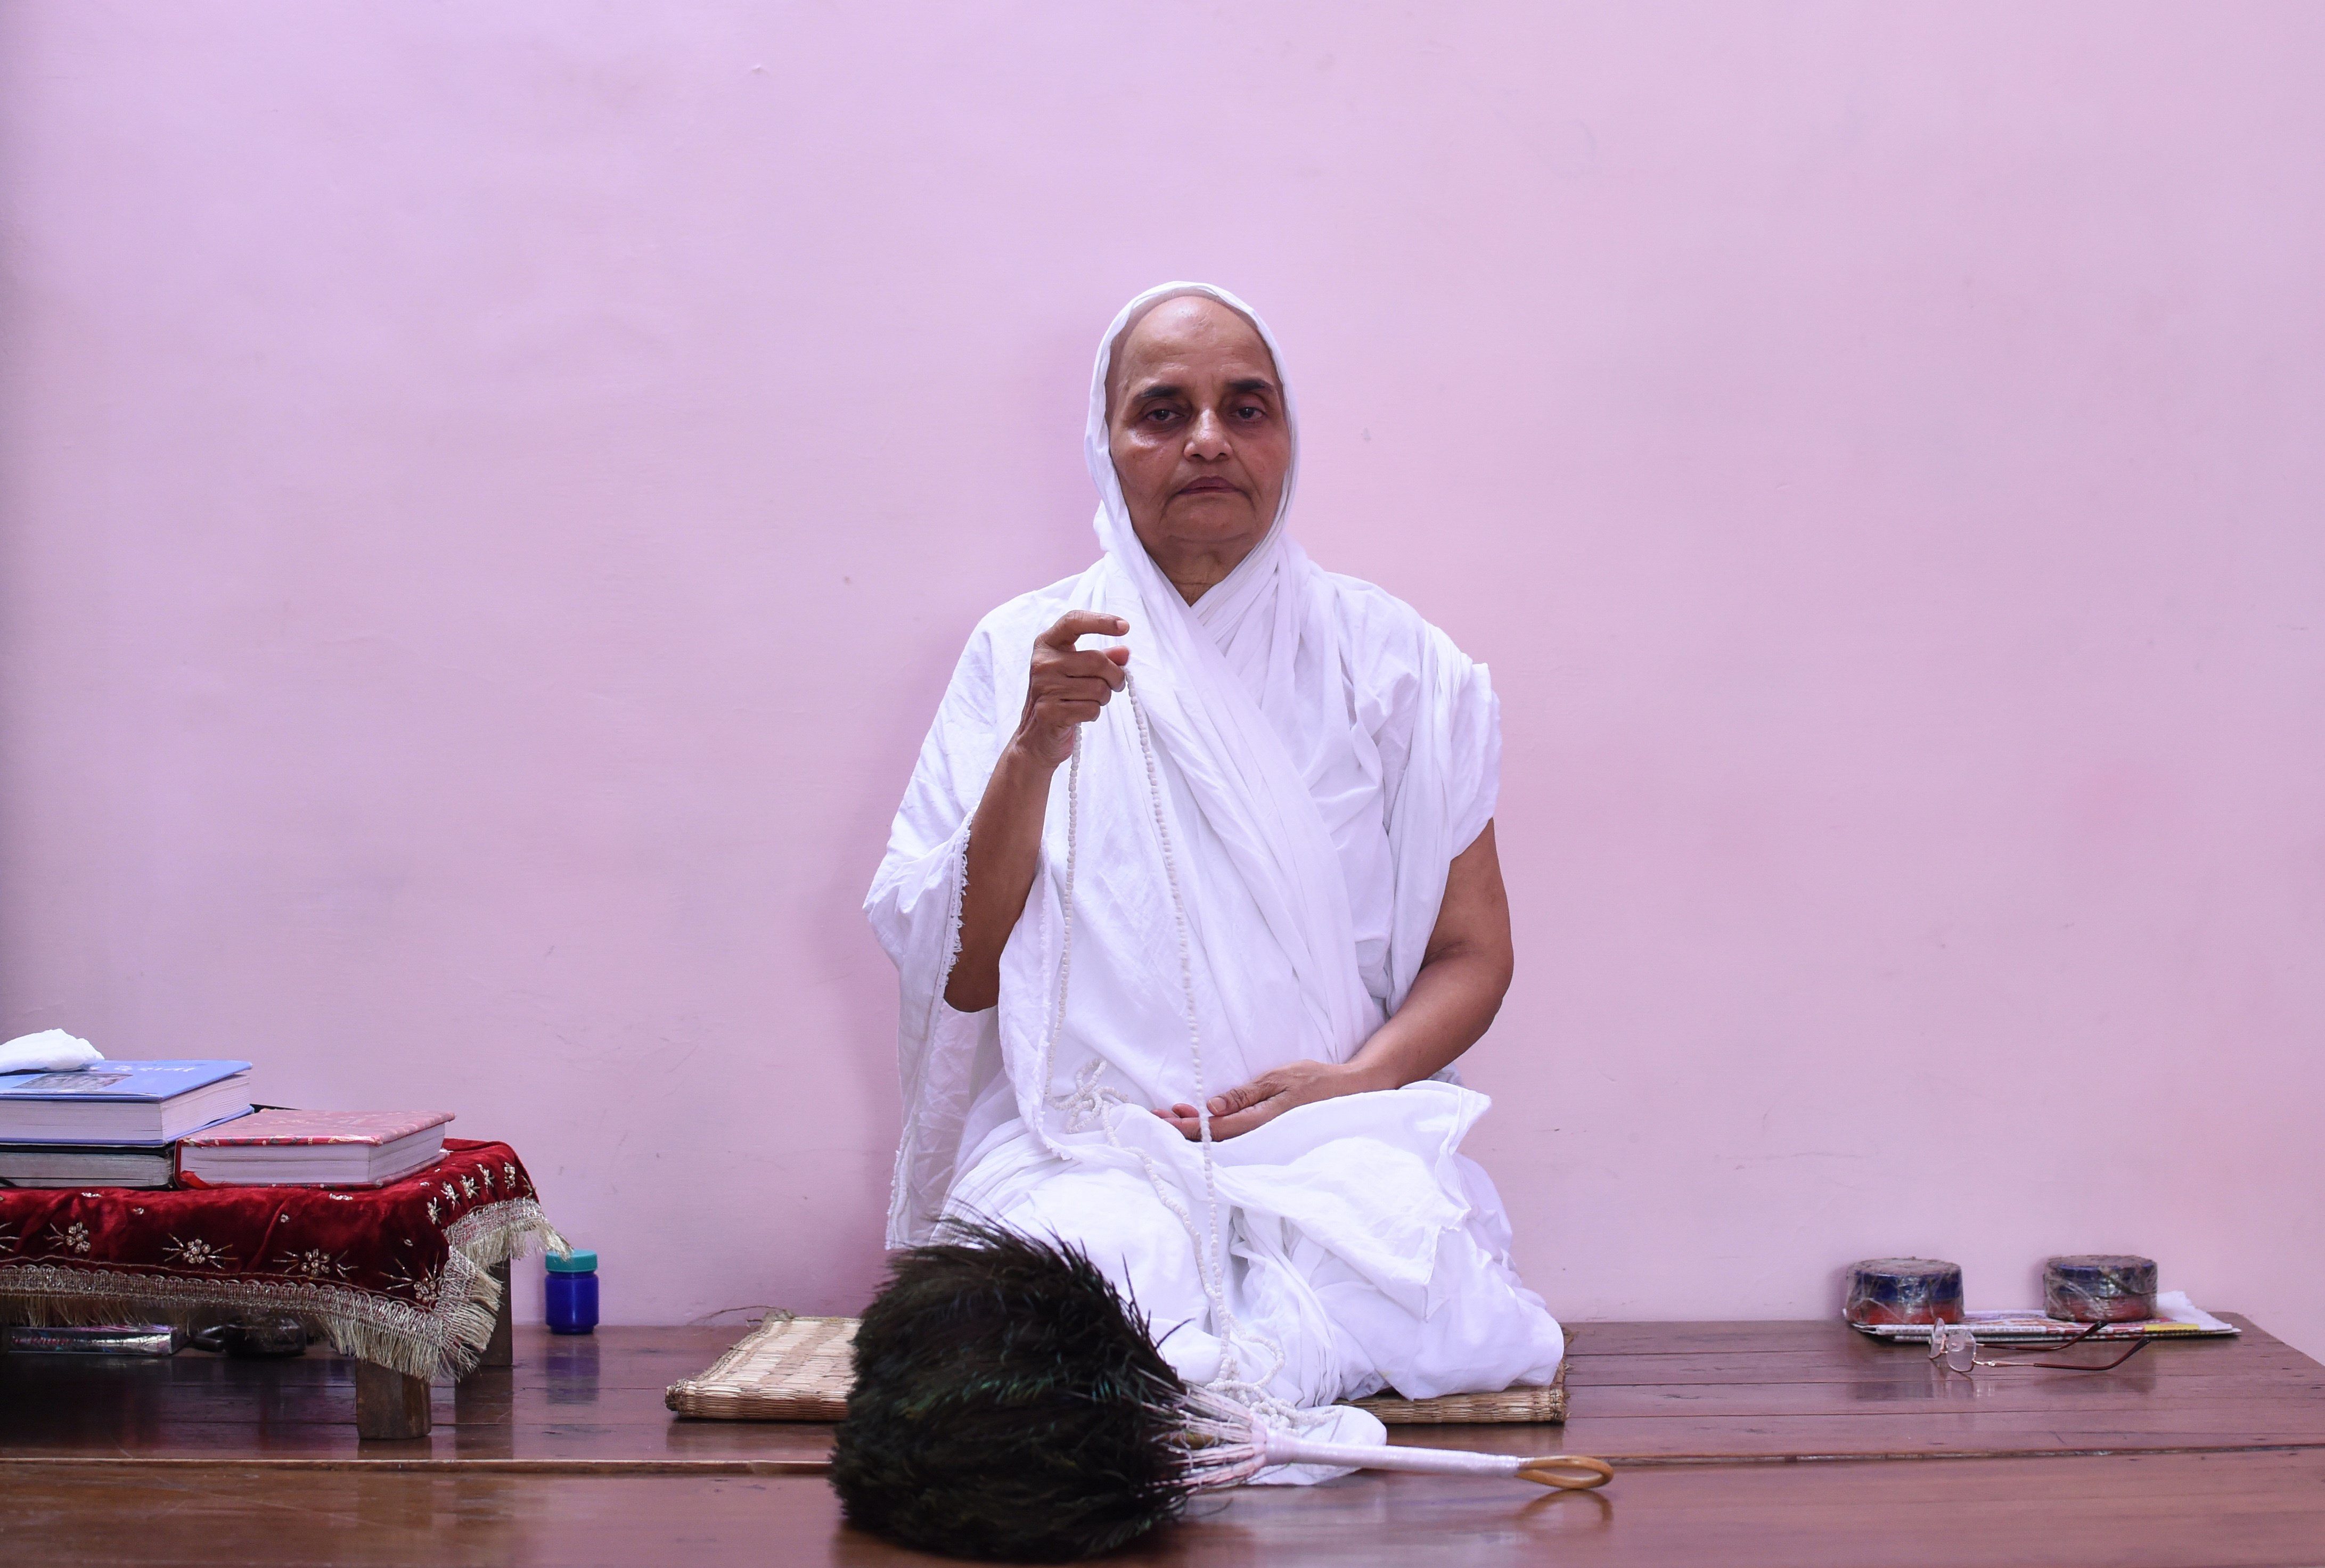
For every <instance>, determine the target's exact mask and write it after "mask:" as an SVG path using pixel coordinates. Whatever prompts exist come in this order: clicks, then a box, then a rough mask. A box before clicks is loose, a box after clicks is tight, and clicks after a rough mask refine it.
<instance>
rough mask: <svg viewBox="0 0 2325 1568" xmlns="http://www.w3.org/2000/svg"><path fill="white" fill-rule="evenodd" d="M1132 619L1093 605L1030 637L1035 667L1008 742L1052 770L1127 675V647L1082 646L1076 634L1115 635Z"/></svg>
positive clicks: (1128, 660) (1068, 753) (1088, 635)
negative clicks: (1076, 733) (1077, 732)
mask: <svg viewBox="0 0 2325 1568" xmlns="http://www.w3.org/2000/svg"><path fill="white" fill-rule="evenodd" d="M1129 630H1130V623H1129V622H1127V621H1125V620H1124V619H1123V618H1122V617H1121V616H1119V615H1107V614H1102V613H1099V612H1098V611H1096V610H1071V611H1068V612H1067V613H1065V614H1063V615H1061V616H1059V617H1058V623H1057V624H1056V625H1054V626H1052V627H1051V628H1050V629H1049V630H1048V631H1047V632H1042V635H1041V636H1039V637H1037V638H1035V639H1034V640H1033V677H1032V678H1031V679H1030V680H1028V681H1027V683H1026V686H1025V713H1024V717H1022V718H1020V719H1019V720H1018V721H1017V733H1016V735H1015V736H1014V737H1013V738H1012V740H1011V742H1010V744H1011V745H1012V746H1014V747H1015V748H1016V749H1017V750H1019V751H1021V752H1024V753H1025V754H1026V755H1027V756H1028V757H1030V758H1031V759H1032V760H1033V761H1035V762H1038V763H1040V764H1041V765H1042V767H1043V768H1044V769H1047V770H1052V771H1054V770H1056V768H1057V766H1058V764H1059V763H1061V762H1062V761H1065V760H1066V759H1067V758H1068V757H1070V756H1072V755H1073V751H1074V731H1075V726H1077V725H1079V724H1088V723H1089V722H1090V721H1091V720H1092V719H1094V718H1096V717H1098V713H1099V710H1101V709H1103V708H1104V707H1105V706H1106V705H1107V698H1109V697H1111V696H1114V694H1115V693H1116V692H1118V691H1120V690H1121V689H1122V687H1123V683H1124V682H1125V681H1126V680H1128V679H1129V677H1128V676H1126V675H1125V674H1124V673H1123V667H1124V666H1125V665H1126V664H1128V663H1129V662H1130V650H1129V649H1127V648H1098V649H1090V650H1082V649H1079V648H1076V647H1075V646H1074V643H1075V641H1076V640H1077V639H1079V638H1083V637H1090V636H1101V637H1119V636H1121V635H1123V634H1124V633H1125V632H1128V631H1129Z"/></svg>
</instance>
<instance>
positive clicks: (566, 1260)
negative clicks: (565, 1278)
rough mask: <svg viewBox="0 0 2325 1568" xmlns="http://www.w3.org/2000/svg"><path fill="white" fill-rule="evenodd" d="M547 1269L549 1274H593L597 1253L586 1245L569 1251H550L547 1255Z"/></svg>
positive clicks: (595, 1270) (595, 1271)
mask: <svg viewBox="0 0 2325 1568" xmlns="http://www.w3.org/2000/svg"><path fill="white" fill-rule="evenodd" d="M549 1271H550V1272H551V1274H595V1273H597V1254H596V1253H595V1252H592V1251H590V1250H589V1249H588V1248H587V1247H582V1248H579V1249H576V1250H573V1251H571V1252H551V1254H550V1255H549Z"/></svg>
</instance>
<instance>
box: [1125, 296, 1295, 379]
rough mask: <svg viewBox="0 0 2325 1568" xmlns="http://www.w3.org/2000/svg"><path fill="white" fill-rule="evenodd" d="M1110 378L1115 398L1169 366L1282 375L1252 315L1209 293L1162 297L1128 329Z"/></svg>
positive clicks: (1242, 373)
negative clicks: (1135, 382)
mask: <svg viewBox="0 0 2325 1568" xmlns="http://www.w3.org/2000/svg"><path fill="white" fill-rule="evenodd" d="M1112 368H1113V371H1114V374H1112V375H1111V376H1109V377H1108V378H1107V379H1108V380H1109V381H1110V382H1111V383H1113V384H1112V385H1111V386H1109V387H1108V388H1107V392H1108V393H1109V401H1112V394H1114V393H1116V392H1119V391H1120V390H1121V389H1122V388H1123V387H1124V386H1125V384H1126V383H1128V382H1129V380H1130V379H1131V378H1132V377H1134V376H1137V377H1142V378H1143V377H1151V376H1153V375H1154V374H1157V373H1159V372H1162V371H1163V370H1166V369H1170V370H1176V371H1191V372H1209V373H1212V374H1225V375H1230V376H1238V375H1248V374H1252V373H1254V372H1256V373H1257V374H1262V375H1264V376H1266V377H1267V379H1269V380H1270V381H1274V380H1275V379H1276V370H1275V359H1274V355H1271V354H1270V353H1269V352H1268V350H1267V342H1266V340H1265V339H1264V338H1263V337H1260V335H1259V329H1258V328H1257V327H1255V326H1253V325H1252V323H1251V320H1250V318H1247V317H1246V316H1245V315H1244V314H1243V313H1242V312H1241V311H1239V310H1237V309H1234V308H1233V307H1232V306H1229V305H1226V304H1222V303H1221V302H1220V301H1218V300H1214V299H1212V298H1211V297H1210V296H1209V295H1208V294H1179V295H1173V296H1172V297H1171V298H1169V299H1165V300H1158V301H1156V302H1155V303H1154V304H1153V305H1151V306H1149V307H1148V308H1147V309H1146V310H1145V312H1144V314H1143V315H1141V316H1140V317H1138V318H1136V319H1135V320H1134V321H1132V322H1131V323H1130V324H1129V326H1127V327H1125V328H1124V329H1123V334H1122V340H1121V343H1120V346H1118V347H1117V348H1116V350H1115V354H1114V364H1113V367H1112Z"/></svg>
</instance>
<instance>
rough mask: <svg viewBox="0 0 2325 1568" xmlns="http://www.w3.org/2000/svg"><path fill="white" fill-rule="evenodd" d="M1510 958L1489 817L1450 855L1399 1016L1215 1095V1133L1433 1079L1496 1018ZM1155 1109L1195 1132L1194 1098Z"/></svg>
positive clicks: (1506, 907)
mask: <svg viewBox="0 0 2325 1568" xmlns="http://www.w3.org/2000/svg"><path fill="white" fill-rule="evenodd" d="M1514 962H1515V960H1514V954H1513V952H1512V949H1511V945H1510V902H1509V895H1508V893H1507V892H1506V891H1505V890H1504V888H1503V886H1502V861H1501V856H1500V854H1499V853H1498V852H1496V849H1495V847H1494V825H1493V824H1492V823H1490V822H1488V823H1487V824H1486V827H1485V831H1484V832H1482V833H1480V834H1478V835H1477V841H1476V842H1475V843H1473V844H1470V845H1469V847H1468V849H1465V850H1463V851H1462V852H1461V853H1459V854H1458V855H1455V856H1454V857H1453V863H1452V865H1451V867H1450V869H1449V870H1448V872H1447V873H1446V879H1445V899H1444V901H1443V903H1442V904H1440V906H1439V908H1438V911H1437V925H1436V927H1435V928H1434V929H1433V930H1431V932H1430V934H1429V948H1428V951H1427V952H1426V953H1425V954H1424V955H1422V960H1421V973H1419V974H1418V975H1416V976H1414V978H1413V989H1412V990H1411V991H1410V992H1407V993H1406V994H1405V999H1404V1005H1403V1007H1401V1008H1399V1009H1397V1010H1396V1016H1395V1017H1394V1018H1392V1019H1389V1020H1388V1022H1386V1023H1385V1024H1383V1025H1381V1027H1380V1028H1378V1029H1376V1030H1375V1031H1374V1032H1373V1037H1372V1038H1370V1039H1368V1040H1366V1042H1365V1043H1364V1045H1363V1047H1361V1048H1359V1049H1358V1050H1357V1054H1356V1055H1355V1056H1352V1057H1350V1058H1349V1059H1348V1061H1346V1062H1291V1063H1287V1064H1286V1065H1283V1066H1281V1067H1277V1068H1274V1069H1273V1070H1271V1071H1269V1072H1265V1073H1262V1074H1261V1075H1259V1076H1258V1077H1256V1078H1255V1079H1253V1080H1252V1081H1251V1082H1250V1083H1248V1084H1244V1085H1243V1086H1242V1087H1240V1088H1237V1089H1231V1090H1228V1091H1227V1093H1224V1094H1217V1095H1214V1096H1212V1099H1211V1105H1210V1111H1211V1136H1212V1137H1214V1138H1233V1137H1234V1136H1235V1135H1236V1134H1237V1133H1238V1132H1248V1131H1250V1130H1252V1129H1253V1128H1255V1127H1257V1126H1259V1125H1260V1124H1261V1123H1262V1122H1265V1121H1274V1119H1275V1118H1276V1117H1278V1116H1281V1115H1283V1112H1285V1111H1289V1110H1291V1109H1292V1107H1293V1106H1295V1105H1305V1104H1308V1103H1310V1102H1311V1101H1317V1100H1329V1099H1331V1098H1332V1097H1333V1096H1335V1095H1339V1094H1355V1093H1362V1092H1363V1091H1365V1090H1367V1089H1398V1088H1402V1087H1403V1086H1404V1085H1405V1084H1413V1083H1418V1082H1419V1081H1420V1080H1422V1079H1423V1078H1426V1077H1429V1076H1431V1075H1432V1074H1435V1073H1436V1072H1438V1071H1439V1070H1440V1069H1441V1068H1443V1067H1444V1066H1446V1065H1448V1064H1449V1063H1450V1062H1452V1061H1453V1060H1454V1058H1456V1057H1458V1056H1460V1054H1461V1053H1462V1052H1464V1051H1466V1050H1468V1048H1469V1047H1471V1046H1473V1045H1475V1044H1477V1038H1478V1037H1479V1036H1480V1035H1483V1034H1484V1033H1485V1032H1486V1028H1487V1025H1489V1024H1491V1023H1492V1022H1493V1021H1494V1015H1495V1014H1496V1012H1498V1011H1500V1010H1501V1006H1502V997H1503V995H1504V994H1505V992H1508V990H1509V988H1510V974H1511V972H1512V970H1513V967H1514ZM1158 1114H1160V1115H1162V1116H1163V1118H1164V1119H1165V1120H1166V1121H1170V1122H1171V1123H1172V1125H1173V1126H1174V1127H1176V1128H1178V1129H1179V1130H1180V1131H1181V1132H1183V1133H1185V1134H1186V1135H1187V1136H1188V1137H1190V1138H1193V1137H1196V1136H1198V1133H1199V1131H1200V1126H1199V1122H1198V1119H1197V1117H1196V1115H1195V1108H1194V1107H1193V1106H1192V1105H1184V1104H1182V1105H1174V1106H1172V1108H1171V1109H1170V1110H1169V1111H1162V1112H1158Z"/></svg>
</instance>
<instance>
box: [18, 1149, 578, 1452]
mask: <svg viewBox="0 0 2325 1568" xmlns="http://www.w3.org/2000/svg"><path fill="white" fill-rule="evenodd" d="M536 1240H538V1241H544V1242H546V1243H548V1244H549V1245H551V1246H556V1245H561V1241H560V1239H559V1238H558V1236H557V1233H556V1231H553V1230H552V1229H551V1228H550V1225H549V1222H547V1220H545V1219H544V1218H543V1217H542V1213H541V1206H540V1203H539V1201H538V1198H537V1196H536V1194H535V1193H534V1191H533V1180H532V1177H531V1176H528V1175H527V1174H526V1172H525V1169H524V1165H523V1161H521V1160H520V1159H518V1158H517V1157H516V1152H515V1150H514V1149H512V1148H509V1146H508V1145H506V1144H505V1143H497V1142H489V1141H480V1140H477V1139H450V1138H448V1139H445V1140H444V1153H443V1155H442V1156H441V1157H440V1158H439V1159H438V1160H437V1161H436V1162H435V1163H433V1164H431V1165H430V1166H428V1167H426V1168H424V1169H421V1170H419V1171H415V1172H413V1173H412V1175H410V1176H405V1177H403V1178H402V1179H400V1180H397V1181H394V1182H391V1183H389V1184H387V1185H384V1186H381V1187H374V1188H361V1189H346V1190H333V1189H326V1188H318V1187H301V1186H280V1187H273V1186H268V1187H205V1188H193V1189H182V1188H162V1189H145V1188H129V1187H91V1188H86V1189H79V1188H23V1187H18V1188H6V1189H0V1323H13V1324H56V1323H63V1324H73V1323H171V1324H181V1325H185V1326H189V1327H194V1326H200V1325H202V1324H208V1323H214V1322H222V1321H229V1320H231V1319H233V1318H236V1317H271V1316H278V1315H287V1316H291V1317H296V1318H298V1319H300V1320H301V1321H302V1322H303V1323H305V1324H307V1325H308V1327H309V1330H310V1333H313V1334H314V1335H316V1336H317V1337H320V1338H321V1339H324V1340H326V1341H328V1342H330V1343H331V1344H334V1345H336V1346H338V1348H340V1349H342V1350H345V1351H349V1352H350V1353H352V1354H354V1355H355V1356H357V1357H358V1358H360V1360H358V1361H357V1375H356V1425H357V1431H358V1432H359V1434H361V1435H363V1436H365V1437H371V1438H398V1439H409V1438H414V1437H420V1436H424V1435H425V1434H427V1432H428V1431H429V1428H430V1425H431V1416H430V1411H429V1395H428V1388H429V1384H430V1382H431V1380H439V1379H459V1378H461V1377H463V1376H465V1375H466V1374H468V1372H469V1371H471V1370H474V1369H475V1368H476V1367H477V1366H479V1365H501V1366H505V1365H507V1364H508V1355H509V1323H510V1317H509V1299H508V1280H509V1271H508V1262H507V1260H508V1259H509V1258H510V1257H511V1256H512V1255H514V1254H515V1253H517V1252H519V1251H521V1250H523V1248H524V1247H525V1246H527V1245H528V1244H530V1243H532V1242H533V1241H536ZM0 1348H5V1342H0ZM53 1359H58V1360H64V1361H65V1362H66V1363H67V1364H72V1363H79V1364H80V1365H81V1366H83V1367H84V1368H89V1369H91V1370H92V1371H93V1370H94V1367H95V1366H97V1365H102V1363H103V1361H105V1360H113V1359H115V1358H96V1357H86V1356H66V1357H60V1358H53Z"/></svg>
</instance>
